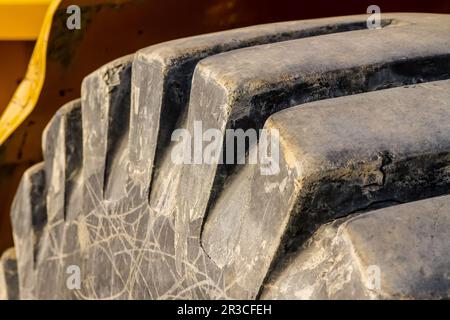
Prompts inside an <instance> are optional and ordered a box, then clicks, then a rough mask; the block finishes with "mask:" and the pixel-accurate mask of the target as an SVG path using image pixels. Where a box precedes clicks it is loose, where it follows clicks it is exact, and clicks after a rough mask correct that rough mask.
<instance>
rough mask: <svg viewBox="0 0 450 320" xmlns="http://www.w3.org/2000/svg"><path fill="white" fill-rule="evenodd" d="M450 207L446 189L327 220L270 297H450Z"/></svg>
mask: <svg viewBox="0 0 450 320" xmlns="http://www.w3.org/2000/svg"><path fill="white" fill-rule="evenodd" d="M449 209H450V197H449V196H442V197H436V198H431V199H426V200H422V201H417V202H411V203H407V204H402V205H398V206H394V207H389V208H384V209H379V210H375V211H371V212H368V213H365V214H362V215H358V216H356V217H351V218H349V219H342V220H339V221H335V222H333V223H330V224H327V225H324V226H322V227H321V228H320V229H319V230H317V232H316V233H315V234H314V236H313V237H312V239H311V240H310V241H308V242H307V243H305V245H304V246H303V247H302V248H300V249H299V250H298V251H297V252H296V253H293V254H291V255H290V256H289V258H286V261H285V263H282V264H280V265H279V267H278V268H277V270H276V271H274V273H273V276H272V277H271V279H270V280H269V281H268V283H267V285H266V286H265V288H264V290H263V293H262V298H263V299H272V298H278V299H292V298H296V299H412V298H415V299H448V297H449V290H450V279H449V277H448V270H449V269H450V258H449V257H450V255H449V252H450V236H449V233H448V230H449V228H450V219H449V215H448V212H449ZM292 284H295V285H292Z"/></svg>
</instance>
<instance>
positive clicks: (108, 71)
mask: <svg viewBox="0 0 450 320" xmlns="http://www.w3.org/2000/svg"><path fill="white" fill-rule="evenodd" d="M132 60H133V55H129V56H126V57H122V58H119V59H117V60H115V61H113V62H111V63H108V64H107V65H105V66H103V67H101V68H100V69H98V70H97V71H95V72H93V73H92V74H90V75H89V76H87V77H86V78H85V79H84V80H83V83H82V88H81V104H82V113H83V117H82V118H83V119H82V121H83V177H84V180H85V182H84V184H85V200H86V201H85V203H84V205H85V206H84V207H83V211H84V212H85V213H87V212H90V211H92V210H93V209H94V208H95V207H96V206H98V204H99V203H100V202H101V201H102V200H103V198H104V197H103V196H104V191H105V189H107V183H108V177H109V175H110V174H111V171H112V170H113V168H112V166H113V159H114V156H115V154H116V153H117V152H120V150H118V149H120V146H121V145H122V143H121V142H122V140H123V139H126V137H127V134H128V126H129V114H130V88H131V63H132ZM117 170H126V168H118V169H117ZM105 179H106V180H105Z"/></svg>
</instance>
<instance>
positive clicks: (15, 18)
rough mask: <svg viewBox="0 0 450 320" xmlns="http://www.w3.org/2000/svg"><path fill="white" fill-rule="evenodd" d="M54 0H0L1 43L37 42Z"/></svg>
mask: <svg viewBox="0 0 450 320" xmlns="http://www.w3.org/2000/svg"><path fill="white" fill-rule="evenodd" d="M51 2H52V0H0V41H4V40H14V41H17V40H36V39H37V37H38V35H39V30H40V29H41V25H42V22H43V21H44V17H45V12H46V11H47V8H48V6H49V5H50V3H51Z"/></svg>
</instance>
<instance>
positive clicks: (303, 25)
mask: <svg viewBox="0 0 450 320" xmlns="http://www.w3.org/2000/svg"><path fill="white" fill-rule="evenodd" d="M391 23H392V19H390V18H386V19H384V20H383V21H382V24H383V25H384V26H387V25H389V24H391ZM365 28H366V16H361V15H360V16H349V17H337V18H326V19H315V20H304V21H293V22H283V23H275V24H268V25H259V26H253V27H247V28H241V29H235V30H229V31H224V32H219V33H212V34H206V35H200V36H196V37H189V38H186V39H179V40H173V41H169V42H165V43H161V44H158V45H154V46H151V47H148V48H145V49H142V50H140V51H139V52H138V53H137V54H136V59H135V61H134V63H133V76H132V77H133V79H132V102H131V103H132V108H131V109H132V112H131V119H130V123H131V124H130V139H129V146H130V164H131V167H132V170H131V171H130V174H131V175H132V177H133V180H134V183H135V185H137V186H138V187H139V189H140V191H141V192H142V194H143V196H147V193H148V188H149V185H150V184H151V178H152V175H153V168H154V167H158V166H159V165H163V164H164V162H163V161H162V159H163V158H164V157H165V155H166V154H167V152H166V151H167V150H166V149H167V147H168V145H169V143H170V136H171V134H172V131H173V130H174V129H175V128H176V127H177V126H178V124H179V122H180V121H182V120H183V118H184V116H185V112H186V108H187V105H188V103H189V94H190V88H191V80H192V75H193V72H194V69H195V66H196V64H197V63H198V62H199V61H200V60H201V59H204V58H206V57H208V56H211V55H215V54H219V53H221V52H227V51H231V50H235V49H238V48H243V47H250V46H255V45H260V44H266V43H274V42H280V41H286V40H291V39H298V38H306V37H311V36H318V35H323V34H330V33H338V32H346V31H353V30H360V29H365Z"/></svg>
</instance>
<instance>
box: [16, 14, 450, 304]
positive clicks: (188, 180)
mask: <svg viewBox="0 0 450 320" xmlns="http://www.w3.org/2000/svg"><path fill="white" fill-rule="evenodd" d="M383 17H384V18H383V21H382V24H383V28H382V29H379V30H369V29H367V27H366V16H352V17H339V18H329V19H319V20H311V21H299V22H289V23H279V24H271V25H263V26H255V27H250V28H245V29H238V30H232V31H226V32H221V33H217V34H209V35H202V36H198V37H192V38H187V39H180V40H175V41H171V42H167V43H163V44H159V45H155V46H152V47H149V48H145V49H142V50H140V51H139V52H137V53H136V54H134V55H131V56H127V57H124V58H121V59H118V60H116V61H113V62H111V63H109V64H108V65H106V66H104V67H102V68H100V69H98V70H97V71H96V72H94V73H93V74H91V75H89V76H88V77H86V78H85V80H84V82H83V84H82V96H81V100H77V101H73V102H71V103H69V104H68V105H66V106H63V107H62V108H61V109H60V110H59V111H58V113H57V114H56V115H55V116H54V118H53V119H52V121H51V122H50V123H49V124H48V126H47V128H46V130H45V132H44V134H43V154H44V162H43V163H40V164H37V165H35V166H34V167H32V168H30V169H29V170H28V171H27V172H26V173H25V174H24V176H23V179H22V182H21V185H20V187H19V190H18V192H17V195H16V198H15V201H14V204H13V207H12V212H11V218H12V223H13V230H14V242H15V251H16V254H17V265H18V275H19V289H20V290H19V292H20V298H22V299H35V298H50V299H56V298H63V299H71V298H77V299H80V298H82V299H88V298H89V299H91V298H94V299H97V298H100V299H174V298H177V299H178V298H180V299H181V298H187V299H199V298H208V299H220V298H236V299H255V298H272V299H277V298H278V299H283V298H288V299H290V298H299V299H317V298H329V299H334V298H363V299H364V298H448V294H449V292H450V277H449V275H448V270H450V255H449V253H450V234H449V233H448V232H447V230H449V227H450V217H449V216H448V214H446V210H447V212H448V209H450V197H447V196H442V195H445V194H448V193H449V191H450V81H448V80H446V79H448V78H449V74H450V38H449V37H448V35H449V32H450V16H445V15H421V14H386V15H384V16H383ZM198 121H201V124H202V126H203V129H204V130H206V129H211V128H213V129H216V132H219V133H221V134H224V133H225V130H226V129H243V130H247V129H255V130H258V129H263V128H264V129H268V130H269V132H270V135H269V137H271V138H273V139H275V138H277V134H276V133H277V132H278V135H279V140H273V141H279V161H278V162H277V163H276V165H275V168H274V167H273V166H272V167H271V169H272V171H271V172H270V174H267V172H266V171H267V169H268V168H267V166H264V164H261V165H260V164H249V163H248V162H249V161H246V164H243V165H240V164H237V165H233V164H228V165H224V164H206V163H198V164H177V163H175V162H174V161H173V159H174V158H177V156H180V155H181V154H182V152H183V150H182V149H181V148H179V144H178V142H176V141H171V134H172V132H174V130H175V129H187V130H188V132H190V133H194V131H195V130H197V128H198V127H197V126H198V123H199V122H198ZM270 130H272V131H270ZM222 144H223V151H224V153H227V152H229V151H230V150H233V151H234V149H233V148H232V147H230V146H229V145H228V144H226V143H224V141H222V140H221V141H219V146H222ZM261 144H262V142H261V140H260V141H258V142H255V143H253V144H252V145H250V146H247V147H248V149H247V160H249V159H248V155H249V154H251V153H252V152H253V151H254V150H256V149H258V147H259V146H261ZM272 147H273V146H272ZM271 150H272V151H274V150H275V149H271ZM184 151H185V150H184ZM264 170H266V171H264ZM438 196H442V197H438ZM422 199H426V200H422ZM418 200H422V201H418ZM415 201H417V202H415ZM407 202H409V203H407ZM404 203H407V204H404ZM74 276H79V278H80V282H79V284H80V287H79V288H77V281H76V280H74V278H73V277H74ZM71 281H72V282H71Z"/></svg>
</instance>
